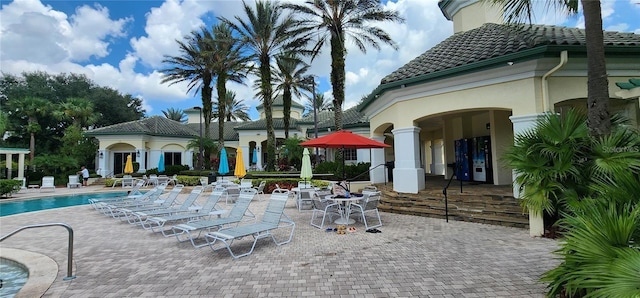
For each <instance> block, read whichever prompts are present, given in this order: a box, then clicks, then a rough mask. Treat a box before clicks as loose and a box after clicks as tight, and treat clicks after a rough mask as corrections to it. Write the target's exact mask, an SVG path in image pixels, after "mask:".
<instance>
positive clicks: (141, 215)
mask: <svg viewBox="0 0 640 298" xmlns="http://www.w3.org/2000/svg"><path fill="white" fill-rule="evenodd" d="M200 194H202V186H196V187H194V188H193V189H192V190H191V192H190V193H189V196H187V198H186V199H185V200H184V201H183V202H182V204H180V206H178V207H168V208H163V209H154V210H150V211H136V212H132V213H131V216H130V217H129V218H128V220H129V223H130V224H142V223H143V222H144V221H146V220H147V218H149V217H151V216H163V215H171V214H177V213H181V212H189V210H191V209H190V208H191V207H193V205H194V203H195V202H196V200H197V199H198V197H199V196H200Z"/></svg>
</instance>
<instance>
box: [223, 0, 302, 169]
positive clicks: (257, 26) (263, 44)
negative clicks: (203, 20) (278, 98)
mask: <svg viewBox="0 0 640 298" xmlns="http://www.w3.org/2000/svg"><path fill="white" fill-rule="evenodd" d="M243 5H244V13H245V17H246V19H242V18H240V17H239V16H236V17H235V21H236V23H234V22H232V21H231V20H229V19H226V18H224V17H221V18H220V20H221V21H222V22H224V23H226V24H228V25H229V27H231V29H233V30H234V31H235V32H236V33H237V34H238V36H240V39H241V41H242V42H243V45H244V48H245V49H246V52H247V54H248V55H249V57H250V58H251V59H252V60H253V61H256V62H257V64H258V76H259V77H260V89H259V90H260V91H259V92H260V99H261V100H262V101H263V105H264V112H265V118H266V122H267V123H266V124H267V168H266V170H267V171H273V170H274V169H275V155H276V153H275V147H276V137H275V132H274V128H273V111H272V108H271V104H272V102H273V86H272V85H271V59H272V58H273V57H274V55H276V54H277V53H280V52H284V51H286V50H295V49H297V48H299V47H300V46H301V45H302V44H304V43H305V42H306V41H305V40H304V39H298V40H295V41H291V38H292V37H294V36H298V34H300V33H301V31H300V28H299V25H300V22H299V21H296V20H294V19H293V18H292V17H291V15H284V8H283V6H281V5H280V4H279V2H277V1H256V7H255V9H253V8H252V7H251V6H249V5H247V4H246V3H245V2H244V1H243Z"/></svg>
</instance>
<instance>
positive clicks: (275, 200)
mask: <svg viewBox="0 0 640 298" xmlns="http://www.w3.org/2000/svg"><path fill="white" fill-rule="evenodd" d="M288 198H289V192H288V191H279V192H275V193H272V194H271V199H270V200H269V204H268V205H267V208H266V210H265V212H264V215H263V216H262V220H261V221H260V222H258V223H254V224H249V225H244V226H237V227H232V228H225V229H220V230H218V231H216V232H213V233H207V234H206V235H205V239H206V240H207V243H208V244H209V247H211V249H212V250H214V251H216V250H219V249H222V248H226V249H227V250H228V251H229V253H230V254H231V256H232V257H233V258H235V259H237V258H240V257H244V256H248V255H250V254H251V253H253V249H254V248H255V247H256V243H257V242H258V240H259V239H262V238H267V237H271V239H272V240H273V242H274V243H275V244H276V245H283V244H286V243H289V242H291V240H292V239H293V232H294V230H295V227H296V224H295V223H294V222H293V220H291V219H290V218H289V217H288V216H287V215H286V214H284V207H285V205H286V204H287V199H288ZM285 227H291V232H290V233H289V238H288V239H286V240H284V241H280V242H278V240H276V237H275V235H273V233H272V231H273V230H275V229H279V228H285ZM248 236H251V237H253V244H252V245H251V249H250V250H249V251H248V252H245V253H241V254H236V253H234V252H233V250H232V249H231V245H232V244H233V242H235V240H238V239H240V238H244V237H248ZM218 241H219V242H220V243H222V244H223V245H222V246H221V247H216V242H218Z"/></svg>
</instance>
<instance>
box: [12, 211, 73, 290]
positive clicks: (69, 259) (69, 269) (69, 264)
mask: <svg viewBox="0 0 640 298" xmlns="http://www.w3.org/2000/svg"><path fill="white" fill-rule="evenodd" d="M52 226H62V227H64V228H65V229H67V231H69V248H68V250H67V277H65V278H64V280H72V279H75V278H76V277H75V276H73V275H72V274H71V273H72V272H73V268H72V267H73V229H72V228H71V226H69V225H68V224H66V223H55V222H54V223H45V224H36V225H29V226H24V227H20V228H18V229H16V230H15V231H13V232H11V233H9V234H7V235H4V236H2V237H1V238H0V242H2V241H4V240H5V239H7V238H9V237H11V236H13V235H15V234H17V233H18V232H20V231H23V230H26V229H32V228H43V227H52Z"/></svg>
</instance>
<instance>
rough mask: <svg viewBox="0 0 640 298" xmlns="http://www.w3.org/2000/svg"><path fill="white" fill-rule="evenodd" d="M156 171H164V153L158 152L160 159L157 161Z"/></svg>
mask: <svg viewBox="0 0 640 298" xmlns="http://www.w3.org/2000/svg"><path fill="white" fill-rule="evenodd" d="M158 172H159V173H162V172H164V154H162V153H161V154H160V160H159V161H158Z"/></svg>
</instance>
